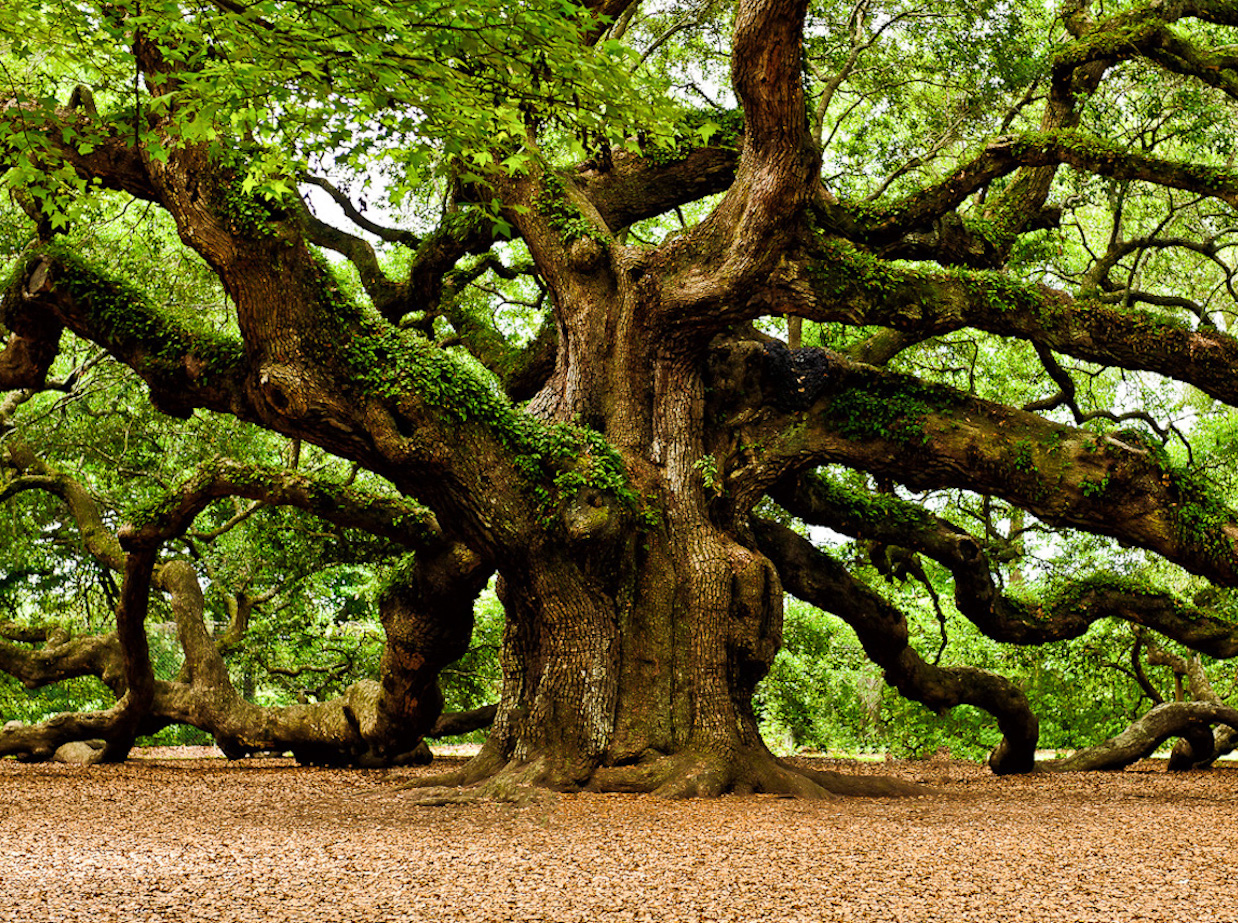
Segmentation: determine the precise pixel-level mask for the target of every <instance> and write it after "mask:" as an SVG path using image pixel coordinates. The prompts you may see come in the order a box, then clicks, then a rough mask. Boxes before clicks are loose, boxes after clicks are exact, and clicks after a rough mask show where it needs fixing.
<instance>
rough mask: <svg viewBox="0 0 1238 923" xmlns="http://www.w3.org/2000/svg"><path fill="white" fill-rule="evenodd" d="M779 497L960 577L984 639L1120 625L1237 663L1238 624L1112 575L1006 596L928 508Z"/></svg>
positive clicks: (811, 493)
mask: <svg viewBox="0 0 1238 923" xmlns="http://www.w3.org/2000/svg"><path fill="white" fill-rule="evenodd" d="M772 495H773V497H774V499H775V500H777V501H778V502H779V503H780V504H781V505H782V506H783V507H785V508H786V509H787V510H788V511H790V512H792V513H794V514H795V515H796V516H798V517H799V518H801V519H802V520H804V521H805V522H808V523H812V524H813V525H821V526H826V527H828V528H830V529H834V530H835V531H837V532H840V533H842V534H844V535H851V536H853V537H855V538H860V539H865V540H871V541H878V542H882V543H884V544H889V545H897V546H899V547H903V548H908V549H910V550H912V551H916V552H920V553H922V554H925V555H928V556H929V557H931V558H933V559H934V560H936V561H938V562H939V563H941V564H943V565H944V566H945V567H947V568H948V569H949V570H950V573H951V574H952V575H953V576H954V601H955V604H956V605H957V607H958V610H959V612H960V613H962V614H963V615H964V616H965V617H966V618H967V619H969V620H970V621H971V622H973V623H974V624H975V625H976V626H977V627H978V628H979V629H980V630H981V631H982V632H984V634H985V635H987V636H988V637H990V638H993V639H994V640H996V641H1002V642H1005V643H1010V644H1045V643H1047V642H1050V641H1063V640H1067V639H1070V638H1077V637H1080V636H1081V635H1083V634H1084V633H1085V632H1086V631H1087V630H1088V628H1089V627H1090V626H1091V625H1092V624H1093V623H1095V622H1097V621H1100V620H1101V619H1105V618H1114V619H1121V620H1124V621H1127V622H1131V623H1133V624H1136V625H1143V626H1145V627H1147V628H1152V629H1154V630H1156V631H1158V632H1160V633H1161V634H1163V635H1165V636H1166V637H1169V638H1172V639H1173V640H1175V641H1178V642H1180V643H1182V644H1185V645H1187V646H1188V647H1190V648H1192V649H1194V650H1197V651H1201V652H1203V653H1205V654H1208V655H1210V656H1212V657H1219V658H1228V657H1234V656H1238V625H1235V624H1233V623H1231V622H1228V621H1225V620H1224V619H1221V618H1217V617H1216V616H1214V615H1212V614H1210V613H1208V612H1206V611H1203V610H1201V609H1199V608H1197V607H1195V606H1191V605H1189V604H1187V603H1186V602H1184V601H1183V600H1181V599H1179V598H1178V597H1177V596H1175V595H1174V594H1172V593H1166V592H1161V591H1158V590H1157V589H1156V588H1154V587H1150V586H1146V585H1141V584H1139V583H1136V582H1134V581H1132V580H1130V579H1127V578H1122V577H1119V576H1116V575H1112V574H1095V575H1092V576H1089V577H1085V578H1078V579H1075V580H1072V581H1071V582H1070V583H1069V584H1068V585H1067V586H1064V587H1061V588H1059V589H1058V590H1056V591H1055V592H1054V593H1053V594H1052V595H1051V596H1047V597H1046V598H1044V599H1042V600H1040V601H1035V602H1033V601H1028V600H1025V599H1015V598H1013V597H1010V596H1007V595H1006V594H1004V593H1002V592H1001V590H1000V589H999V588H998V586H997V583H996V581H995V580H994V578H993V573H992V570H991V569H990V567H989V563H988V561H987V560H986V557H985V554H984V550H983V549H982V547H981V544H980V542H979V541H978V540H977V539H976V538H974V537H973V536H972V535H970V534H969V533H967V532H966V531H964V530H963V529H960V528H958V527H957V526H955V525H953V524H952V523H949V522H947V521H945V520H944V519H941V518H940V517H938V516H934V515H933V514H932V513H930V512H929V511H928V510H925V509H924V508H923V507H920V506H917V505H916V504H913V503H908V502H906V501H903V500H899V499H898V498H896V497H891V496H878V495H872V494H864V493H860V492H858V491H852V490H848V489H846V488H844V487H841V486H840V485H838V484H835V483H834V482H832V481H830V480H829V479H828V478H826V477H824V476H821V475H818V474H806V475H803V476H801V477H798V478H796V479H794V481H793V482H792V483H788V484H784V485H780V486H779V487H778V488H776V489H775V490H774V491H773V492H772Z"/></svg>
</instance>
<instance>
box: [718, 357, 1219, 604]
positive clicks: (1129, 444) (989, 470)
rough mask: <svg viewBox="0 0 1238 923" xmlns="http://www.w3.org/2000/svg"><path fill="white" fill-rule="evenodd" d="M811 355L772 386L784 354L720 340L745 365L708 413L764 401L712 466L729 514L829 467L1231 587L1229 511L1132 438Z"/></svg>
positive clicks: (734, 424)
mask: <svg viewBox="0 0 1238 923" xmlns="http://www.w3.org/2000/svg"><path fill="white" fill-rule="evenodd" d="M807 352H808V353H809V354H812V351H807ZM813 355H816V358H817V361H816V362H815V363H807V364H805V365H804V366H803V370H804V373H803V375H802V376H800V377H798V378H796V379H795V380H794V381H792V380H787V381H785V382H783V383H782V384H781V385H779V383H778V379H777V378H776V377H775V376H776V374H777V373H778V372H779V370H780V369H781V368H782V367H783V366H785V365H786V364H787V362H786V360H779V359H778V358H777V355H776V351H770V350H768V349H767V348H766V347H764V346H763V345H761V344H759V343H756V342H739V343H733V344H731V345H730V346H729V347H728V350H727V356H726V359H725V365H726V366H727V368H729V369H732V370H734V369H737V368H738V369H741V371H739V372H734V371H732V372H730V373H729V377H727V376H726V375H724V374H722V373H717V374H715V376H714V379H713V383H714V394H713V395H712V400H713V401H714V402H715V405H716V406H717V407H718V408H720V410H719V411H716V412H722V411H723V410H725V408H726V407H727V401H728V400H731V401H733V402H734V403H737V404H740V405H741V406H743V405H744V403H745V402H746V401H747V400H749V398H748V397H747V396H746V395H748V394H749V393H757V394H761V393H765V394H766V395H768V396H769V404H770V405H772V406H769V405H767V406H766V407H765V408H764V409H763V410H761V411H760V412H759V413H752V412H751V411H744V412H740V413H735V414H733V416H732V417H731V418H730V419H729V420H728V426H729V429H730V431H731V440H732V442H731V445H732V448H731V449H730V450H729V453H728V454H727V455H726V457H724V458H720V459H718V463H719V470H720V471H721V472H723V473H724V476H725V485H724V486H725V487H726V488H727V491H728V494H729V496H730V497H731V502H733V503H734V504H735V506H736V508H737V509H746V508H749V507H750V506H751V505H752V504H753V503H755V502H756V500H757V498H759V497H760V496H761V495H762V494H763V493H764V492H765V491H766V490H767V489H769V488H770V487H771V486H772V485H773V484H775V483H777V482H778V481H779V480H781V479H782V478H783V477H784V476H786V475H788V474H790V473H793V472H798V471H802V470H806V469H807V468H809V467H815V466H817V465H820V464H828V463H837V464H842V465H847V466H849V467H854V468H859V469H862V470H865V471H869V472H871V473H873V474H877V475H880V476H883V477H888V478H891V479H893V480H896V481H899V482H902V483H906V484H908V485H909V486H912V487H917V488H935V487H959V488H962V489H965V490H971V491H975V492H977V493H986V494H991V495H994V496H998V497H1002V498H1003V499H1005V500H1008V501H1009V502H1011V503H1013V504H1014V505H1016V506H1018V507H1020V508H1022V509H1025V510H1027V511H1028V512H1030V513H1032V514H1034V515H1035V516H1037V517H1039V518H1040V519H1041V520H1043V521H1044V522H1046V523H1049V524H1051V525H1057V526H1068V527H1072V528H1078V529H1083V530H1085V531H1089V532H1095V533H1098V534H1101V535H1109V536H1112V537H1114V538H1117V539H1118V540H1120V541H1123V542H1127V543H1130V544H1132V545H1137V546H1139V547H1142V548H1146V549H1148V550H1150V551H1154V552H1156V553H1157V554H1160V555H1161V556H1163V557H1165V558H1166V559H1168V560H1170V561H1173V562H1175V563H1177V564H1180V565H1182V566H1183V567H1185V568H1187V569H1188V570H1190V571H1192V572H1194V573H1198V574H1201V575H1203V576H1207V577H1209V578H1210V579H1212V580H1215V581H1217V582H1218V583H1221V584H1224V585H1227V586H1233V585H1235V584H1238V550H1236V546H1235V542H1236V541H1238V514H1235V512H1234V511H1233V510H1231V509H1229V508H1228V507H1227V506H1225V505H1224V504H1223V503H1222V502H1221V501H1220V500H1218V499H1217V498H1215V497H1213V496H1211V495H1210V494H1209V493H1208V491H1207V489H1206V487H1205V486H1204V485H1203V484H1202V483H1201V482H1200V481H1199V480H1198V478H1196V477H1195V476H1194V475H1192V474H1191V473H1190V472H1185V471H1180V470H1177V469H1175V468H1174V467H1172V466H1171V465H1170V464H1169V463H1168V462H1167V461H1166V460H1165V459H1164V457H1163V455H1162V454H1161V452H1160V451H1159V449H1157V448H1156V447H1154V446H1150V445H1145V444H1144V443H1143V442H1142V440H1141V439H1140V437H1139V436H1138V434H1127V433H1123V434H1121V438H1118V437H1115V436H1111V435H1097V434H1095V433H1091V432H1088V431H1086V430H1083V429H1078V428H1076V427H1071V426H1063V425H1059V424H1055V423H1050V422H1049V421H1047V420H1045V419H1044V418H1042V417H1039V416H1037V415H1035V414H1031V413H1027V412H1025V411H1021V410H1015V409H1012V408H1010V407H1006V406H1004V405H1001V404H995V403H993V402H990V401H984V400H980V399H978V398H975V397H971V396H969V395H967V394H964V393H962V392H960V391H956V390H954V389H951V388H946V387H944V386H938V385H927V384H925V383H923V382H921V381H919V380H918V379H915V378H912V377H909V376H904V375H896V374H893V373H890V372H885V371H882V370H880V369H875V368H872V367H871V366H864V365H861V364H859V363H855V362H852V361H850V360H848V359H846V358H845V357H843V356H841V355H839V354H837V353H826V352H824V351H817V354H813ZM810 357H811V356H810ZM719 364H723V361H722V360H721V359H720V360H719ZM745 369H746V371H743V370H745ZM776 387H780V388H781V392H779V391H778V390H775V388H776ZM734 390H738V391H739V393H738V394H734V393H732V391H734ZM770 391H774V393H773V394H772V395H770V393H769V392H770ZM788 391H790V392H791V393H788Z"/></svg>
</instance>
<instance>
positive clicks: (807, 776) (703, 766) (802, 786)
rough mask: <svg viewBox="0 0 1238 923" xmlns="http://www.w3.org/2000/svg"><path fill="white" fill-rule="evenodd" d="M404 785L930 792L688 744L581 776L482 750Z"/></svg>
mask: <svg viewBox="0 0 1238 923" xmlns="http://www.w3.org/2000/svg"><path fill="white" fill-rule="evenodd" d="M400 789H401V790H408V789H420V790H421V791H422V793H423V797H418V798H417V799H416V800H417V803H419V804H431V805H438V804H464V803H469V802H474V801H505V802H513V801H514V802H519V803H528V801H529V800H530V799H532V795H531V793H532V792H536V791H542V792H546V791H569V792H570V791H591V792H624V793H638V794H652V795H656V796H658V797H661V798H673V799H674V798H714V797H717V796H719V795H724V794H735V795H752V794H771V795H782V796H785V797H788V798H802V799H806V800H822V799H833V798H841V797H861V798H865V797H867V798H899V797H911V798H914V797H921V796H924V795H929V794H932V793H933V790H932V789H931V788H928V787H926V786H924V785H919V784H917V783H914V782H906V781H903V780H901V779H893V778H889V777H886V776H851V775H847V774H846V773H840V772H831V771H825V770H819V769H812V768H810V767H804V766H795V765H792V764H790V763H787V762H785V761H783V760H779V759H778V758H776V757H774V756H773V755H771V754H769V753H768V752H762V751H760V750H758V749H756V748H747V749H744V750H741V751H739V752H738V753H736V754H732V755H730V756H729V757H728V756H718V755H713V754H707V753H698V752H694V751H691V750H688V751H684V752H681V753H676V754H671V755H669V756H654V757H653V758H651V759H648V760H645V761H643V762H640V763H635V764H630V765H625V766H603V767H599V768H598V769H596V770H594V771H593V772H592V774H591V775H589V776H588V778H587V779H585V780H583V781H582V780H580V779H578V778H576V777H575V775H572V774H564V773H563V772H562V771H560V770H559V769H558V768H556V764H555V763H554V762H552V761H550V760H547V759H545V758H542V759H536V760H533V761H529V762H518V761H511V762H507V763H502V762H501V760H498V759H496V758H495V757H494V756H492V755H491V754H488V753H487V752H486V751H485V750H484V749H483V751H482V752H481V753H480V754H478V756H477V757H476V758H474V759H473V760H472V761H470V762H469V763H468V764H466V765H465V766H463V767H462V768H461V769H459V770H456V771H454V772H449V773H441V774H438V775H433V776H427V777H425V778H421V779H414V780H412V781H409V782H406V783H404V784H403V785H401V786H400Z"/></svg>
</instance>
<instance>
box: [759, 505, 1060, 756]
mask: <svg viewBox="0 0 1238 923" xmlns="http://www.w3.org/2000/svg"><path fill="white" fill-rule="evenodd" d="M753 529H754V531H755V533H756V537H757V544H758V546H759V547H760V549H761V551H762V552H763V553H764V554H765V555H766V556H768V557H769V559H770V560H771V561H773V562H774V565H775V566H776V567H777V568H778V576H779V578H780V579H781V580H782V583H783V586H784V587H786V589H787V591H788V592H789V593H791V594H792V595H794V596H797V597H799V598H800V599H802V600H804V601H805V602H808V603H811V604H812V605H814V606H817V607H818V608H820V609H824V610H825V611H827V612H832V613H834V614H835V615H837V616H838V617H839V618H841V619H843V620H844V621H845V622H846V623H847V624H848V625H850V626H851V627H852V628H853V629H854V630H855V633H856V635H857V636H858V637H859V639H860V644H861V645H863V647H864V652H865V653H866V654H867V655H868V657H869V659H870V660H872V661H873V662H874V663H876V664H877V665H878V666H880V667H881V668H882V669H883V670H885V676H886V682H888V683H890V684H891V685H892V686H894V687H895V688H897V689H898V691H899V692H900V693H901V694H902V695H903V696H905V697H906V698H909V699H912V700H914V701H917V702H922V703H923V704H924V705H926V706H928V707H929V708H931V709H933V710H934V711H944V710H946V709H949V708H953V707H954V706H956V705H974V706H976V707H977V708H981V709H984V710H985V711H987V712H988V713H989V714H991V715H993V716H994V717H995V718H997V722H998V726H999V727H1000V728H1001V731H1002V735H1003V740H1002V743H1001V744H1000V745H999V746H998V748H997V749H996V750H994V751H993V754H992V755H991V757H990V759H989V764H990V765H991V766H992V768H993V771H994V772H997V773H999V774H1000V773H1015V772H1028V771H1029V770H1031V768H1032V765H1033V763H1034V760H1035V753H1036V741H1037V739H1038V736H1039V733H1040V725H1039V722H1038V721H1037V720H1036V716H1035V715H1034V714H1032V710H1031V706H1030V705H1029V704H1028V701H1027V697H1026V696H1025V695H1024V694H1023V691H1022V690H1021V689H1019V687H1018V686H1016V685H1015V684H1014V683H1012V682H1010V680H1008V679H1006V678H1005V677H1002V676H998V675H997V674H994V673H989V672H987V671H984V670H979V669H976V668H974V667H938V666H934V665H932V664H930V663H928V662H927V661H925V660H924V658H922V657H921V656H920V655H919V654H918V653H916V651H915V650H913V649H912V648H911V646H910V643H909V635H908V629H907V620H906V618H905V617H904V616H903V614H902V613H901V612H899V611H898V609H896V608H895V607H894V606H893V605H891V604H890V603H888V602H886V600H884V599H883V598H882V597H881V596H879V595H878V594H877V593H876V592H874V591H873V590H872V589H870V588H869V587H867V586H865V585H864V584H863V583H862V582H860V581H859V580H857V579H856V578H855V577H853V576H852V575H851V574H850V573H849V572H848V570H847V568H845V567H844V566H843V565H841V564H840V563H838V562H837V561H835V560H834V559H833V558H831V557H830V556H829V555H827V554H826V553H825V552H823V551H820V550H819V549H817V548H816V547H814V546H813V544H812V543H811V542H809V541H808V540H807V539H805V538H802V537H801V536H799V535H797V534H796V533H795V532H793V531H792V530H790V529H788V528H787V527H785V526H782V525H779V524H777V523H774V522H769V521H766V520H760V519H755V520H754V521H753Z"/></svg>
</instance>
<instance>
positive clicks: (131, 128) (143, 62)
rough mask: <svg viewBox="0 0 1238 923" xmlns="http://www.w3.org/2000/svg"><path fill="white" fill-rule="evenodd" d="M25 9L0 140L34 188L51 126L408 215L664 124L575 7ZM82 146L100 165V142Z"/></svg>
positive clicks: (623, 56) (149, 3)
mask: <svg viewBox="0 0 1238 923" xmlns="http://www.w3.org/2000/svg"><path fill="white" fill-rule="evenodd" d="M19 6H20V9H5V10H4V11H2V12H0V36H12V38H11V39H9V40H8V47H7V52H8V54H9V55H10V56H17V57H20V58H21V60H20V61H13V62H12V65H11V66H10V67H8V68H7V69H6V75H7V76H8V77H9V78H10V80H9V82H10V83H11V84H20V86H18V85H11V86H9V87H6V88H4V91H0V96H2V97H5V98H16V99H18V100H19V101H20V102H21V105H22V107H23V112H22V113H21V115H19V116H18V115H16V114H15V113H14V112H13V111H12V110H10V112H9V118H8V119H6V120H5V125H4V126H3V128H0V132H4V133H0V155H2V154H3V153H4V152H7V153H8V156H7V157H5V158H4V159H5V160H7V161H9V162H13V161H15V160H19V161H24V162H25V163H26V164H27V165H28V169H27V170H26V171H25V172H24V173H23V174H22V175H21V176H20V177H18V178H17V180H16V181H17V182H21V183H23V184H35V183H36V181H37V180H38V173H39V168H40V167H41V168H44V169H45V168H46V167H47V164H48V163H49V161H55V160H58V159H60V158H59V157H58V156H57V155H56V152H55V151H48V150H40V149H38V147H37V142H36V141H35V140H32V138H37V137H38V136H40V135H44V134H46V133H47V131H48V129H49V127H53V126H55V127H65V128H66V129H68V130H72V131H77V132H79V133H83V134H88V133H89V132H94V131H97V132H99V133H100V137H112V138H116V137H132V138H133V139H134V140H135V141H136V142H137V143H138V144H139V145H141V146H143V147H144V148H145V149H146V151H147V152H148V155H149V157H150V159H151V160H153V161H154V162H156V163H165V162H167V160H168V158H169V156H170V154H171V152H172V151H174V150H175V149H176V147H177V146H178V145H180V144H195V143H201V142H207V143H216V142H219V141H220V140H221V139H222V138H225V137H231V138H243V139H245V143H246V146H247V147H250V146H256V147H264V148H268V149H269V150H270V151H271V152H273V153H272V154H271V155H270V157H268V159H267V160H268V162H266V163H264V164H263V165H262V166H263V167H264V170H265V172H266V174H267V176H271V177H288V176H295V175H296V174H297V173H298V172H299V171H300V170H302V169H304V167H305V166H306V165H307V164H309V163H329V164H331V165H334V166H335V167H336V168H341V167H342V168H350V167H351V168H355V169H357V170H362V171H366V172H368V173H371V174H373V172H374V171H375V170H376V169H378V170H381V172H383V173H384V174H386V179H385V186H386V188H387V191H388V192H389V193H390V195H391V198H392V199H393V200H394V201H397V202H398V201H400V200H402V199H403V198H405V197H407V196H409V195H413V194H416V193H420V192H423V191H424V185H425V183H426V182H427V180H429V179H431V178H432V177H434V176H435V175H442V174H444V173H448V172H450V173H453V174H464V175H465V182H471V183H480V182H484V181H485V180H486V179H487V178H488V177H489V176H491V175H493V174H494V173H495V172H496V171H499V170H507V171H511V172H513V173H520V172H523V171H525V170H526V169H527V168H528V160H529V158H530V157H531V156H532V155H531V153H530V148H529V147H528V146H527V138H528V135H529V132H530V131H531V130H533V131H536V130H538V128H541V129H542V130H545V131H547V132H549V133H551V134H556V137H560V136H561V137H562V138H565V139H566V140H565V142H564V143H565V145H566V147H567V148H569V149H570V151H569V153H570V155H571V156H574V157H577V158H581V157H584V156H585V155H586V150H585V146H584V143H583V141H582V139H584V138H589V139H590V141H591V143H593V142H597V141H607V142H609V143H611V144H612V145H613V146H615V147H619V146H622V145H623V144H625V143H626V141H627V139H628V138H629V137H634V136H635V134H636V131H637V129H638V128H639V129H641V130H644V131H650V130H652V131H653V132H654V134H655V135H656V134H658V129H657V127H656V126H657V124H658V123H659V121H660V120H661V119H662V118H663V112H662V110H661V108H660V107H659V106H658V105H657V104H656V101H655V97H656V94H651V93H650V92H648V90H647V89H646V88H642V87H640V86H638V85H637V83H636V82H635V81H634V79H633V78H632V77H631V71H632V64H633V59H632V52H631V51H630V49H627V48H626V47H625V46H623V45H622V44H621V43H619V42H615V41H607V42H604V43H602V45H601V46H599V47H592V46H590V45H589V44H588V40H587V39H586V34H587V33H589V32H592V31H593V30H594V29H595V28H596V23H595V21H594V19H593V17H592V15H591V14H589V13H588V12H587V11H585V10H584V9H583V8H582V7H580V6H578V5H577V4H576V3H574V2H570V0H533V2H524V3H519V4H511V3H505V2H499V0H471V2H468V3H461V4H441V3H438V2H431V0H402V2H400V3H378V4H374V3H369V2H363V0H330V2H327V3H323V4H302V3H294V2H284V0H264V2H259V3H253V4H246V5H244V6H241V5H236V6H233V5H230V4H229V5H226V7H225V6H223V5H221V6H215V5H209V4H208V5H200V6H186V5H184V4H181V3H176V2H171V0H143V2H141V3H138V2H137V0H121V2H115V3H109V4H106V5H103V4H93V3H88V2H84V0H83V2H69V3H65V2H61V0H31V2H30V3H29V4H21V5H19ZM3 41H5V40H4V39H0V42H3ZM36 48H37V53H36ZM5 53H6V49H5V48H4V46H3V45H0V54H5ZM79 83H81V84H85V85H87V86H90V87H92V88H94V91H95V93H94V95H95V97H96V99H97V102H98V113H99V114H98V116H97V117H93V116H92V117H89V118H87V117H83V116H81V115H74V114H69V113H66V112H65V111H64V110H63V109H60V110H59V111H58V110H57V106H61V107H63V106H64V103H65V102H66V100H67V99H68V97H69V94H70V92H71V90H72V88H73V86H75V85H77V84H79ZM562 128H566V129H567V131H566V132H562V131H561V129H562ZM5 133H7V134H5ZM26 135H30V136H31V137H26ZM65 143H70V142H69V141H67V140H66V141H65ZM72 143H74V144H76V145H77V150H79V151H81V152H88V151H90V150H92V149H93V148H94V147H96V146H97V143H98V139H92V138H90V137H85V136H84V137H81V138H75V139H73V141H72ZM555 143H556V144H558V142H557V141H556V142H555ZM250 181H251V182H252V183H253V188H258V187H260V186H262V184H263V181H262V180H258V179H254V180H250ZM44 185H45V186H46V184H44ZM281 185H282V186H284V187H288V184H287V182H286V181H285V180H280V179H276V180H273V181H272V185H271V188H269V189H266V190H259V191H266V192H267V193H269V194H272V195H277V194H279V193H281V192H286V191H287V188H279V187H281Z"/></svg>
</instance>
